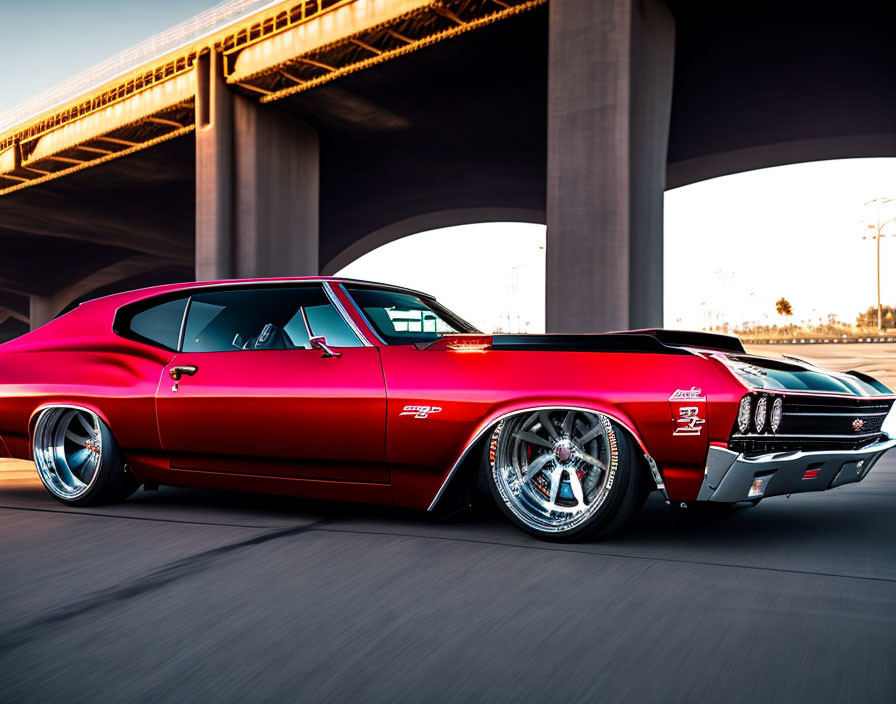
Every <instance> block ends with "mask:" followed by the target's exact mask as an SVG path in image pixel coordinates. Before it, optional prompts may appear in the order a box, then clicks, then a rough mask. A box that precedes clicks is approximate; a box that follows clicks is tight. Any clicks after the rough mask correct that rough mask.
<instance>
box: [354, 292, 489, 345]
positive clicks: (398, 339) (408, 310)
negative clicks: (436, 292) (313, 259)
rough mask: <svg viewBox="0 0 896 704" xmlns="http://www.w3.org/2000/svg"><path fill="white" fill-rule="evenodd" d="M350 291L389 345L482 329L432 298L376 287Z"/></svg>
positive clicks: (408, 343)
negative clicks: (477, 328)
mask: <svg viewBox="0 0 896 704" xmlns="http://www.w3.org/2000/svg"><path fill="white" fill-rule="evenodd" d="M346 290H347V291H348V294H349V295H350V296H351V297H352V299H353V300H354V301H355V304H356V305H357V306H358V308H360V310H361V312H362V313H364V315H365V317H366V318H367V320H368V321H369V322H370V324H371V326H372V327H373V328H374V329H375V330H376V332H377V334H378V335H379V336H380V338H382V340H383V342H385V343H386V344H389V345H410V344H414V343H416V342H432V341H433V340H437V339H438V338H439V337H441V336H442V335H450V334H452V333H476V332H479V331H478V330H476V328H474V327H473V326H472V325H470V324H469V323H467V322H465V321H464V320H461V319H460V318H458V317H457V316H456V315H455V314H454V313H452V312H451V311H449V310H448V309H447V308H444V307H443V306H441V305H440V304H439V303H437V302H436V301H435V300H434V299H432V298H423V297H421V296H416V295H413V294H410V293H401V292H398V291H388V290H383V289H374V288H358V287H347V288H346Z"/></svg>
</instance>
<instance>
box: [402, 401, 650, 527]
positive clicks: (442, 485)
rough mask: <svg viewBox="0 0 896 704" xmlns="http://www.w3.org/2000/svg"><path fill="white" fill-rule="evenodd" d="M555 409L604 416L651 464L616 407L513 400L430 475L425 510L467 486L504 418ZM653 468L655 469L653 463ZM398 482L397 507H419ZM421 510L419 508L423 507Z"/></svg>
mask: <svg viewBox="0 0 896 704" xmlns="http://www.w3.org/2000/svg"><path fill="white" fill-rule="evenodd" d="M556 409H564V410H577V411H584V412H587V413H599V414H602V415H605V416H607V417H608V418H610V419H611V420H612V421H613V422H615V423H616V424H618V425H619V426H621V427H622V428H623V429H624V430H625V431H626V432H627V433H628V435H629V436H630V437H631V438H632V440H634V441H635V442H636V443H637V445H638V446H639V447H640V449H641V451H642V452H643V453H644V455H645V457H646V458H647V461H648V463H649V464H651V463H653V460H652V458H651V457H650V453H649V451H648V449H647V446H646V445H645V444H644V441H643V439H642V438H641V435H640V433H639V432H638V430H637V426H636V424H635V422H634V421H633V419H632V418H631V417H630V416H629V415H628V414H627V413H625V411H623V410H622V409H620V408H618V407H615V406H613V405H611V404H607V403H603V402H594V401H591V402H588V401H583V400H582V399H556V398H553V399H542V400H540V401H538V402H536V403H533V402H531V401H529V402H524V401H514V402H511V403H505V404H502V405H501V406H500V407H498V408H495V409H494V410H493V411H492V412H491V413H489V414H488V415H486V416H485V417H484V418H482V419H481V420H480V421H479V422H478V423H477V424H476V426H475V428H474V429H473V431H472V432H471V433H470V434H469V436H468V437H467V440H466V442H465V443H464V445H463V448H462V449H461V450H460V451H459V453H458V455H457V457H456V458H455V460H454V462H453V463H452V465H451V466H450V467H449V468H447V469H446V470H445V471H444V472H443V473H442V474H441V475H432V479H431V480H430V486H429V487H428V491H427V493H426V496H428V497H430V500H429V503H428V505H427V506H426V508H427V510H429V511H433V510H435V508H436V506H437V505H438V504H439V503H440V502H441V501H442V500H443V498H444V497H445V496H446V494H447V493H448V492H449V491H450V489H451V488H452V487H453V485H454V484H455V483H457V482H460V483H463V484H464V485H465V486H467V485H468V480H469V479H470V477H469V476H468V475H469V474H470V473H471V472H473V473H475V470H476V469H478V464H479V460H480V453H481V451H482V449H483V447H484V445H483V442H485V441H486V440H487V438H488V435H489V433H490V432H491V430H492V429H493V428H494V427H495V426H496V425H497V424H498V423H499V422H501V421H502V420H504V419H506V418H510V417H513V416H516V415H519V414H522V413H531V412H534V411H540V410H556ZM653 466H655V464H654V465H653ZM474 476H475V474H474ZM398 480H399V481H397V482H396V477H393V487H394V491H395V492H396V493H395V503H396V504H398V505H415V506H419V504H418V502H419V500H420V499H419V497H416V496H410V495H408V496H406V498H405V497H403V496H402V494H401V493H399V489H400V484H401V483H402V482H401V478H398ZM415 484H417V488H418V490H419V489H421V488H423V487H421V486H420V477H418V478H417V481H416V482H415ZM661 484H662V481H661V480H660V481H659V482H658V488H662V486H661ZM461 494H463V492H461ZM408 500H410V501H414V503H413V504H408V503H404V501H408ZM420 507H421V508H422V506H420Z"/></svg>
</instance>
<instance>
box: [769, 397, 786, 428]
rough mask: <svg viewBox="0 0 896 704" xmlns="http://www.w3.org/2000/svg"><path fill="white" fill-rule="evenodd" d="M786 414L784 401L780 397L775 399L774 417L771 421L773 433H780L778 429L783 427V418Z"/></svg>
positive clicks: (773, 404)
mask: <svg viewBox="0 0 896 704" xmlns="http://www.w3.org/2000/svg"><path fill="white" fill-rule="evenodd" d="M783 414H784V399H783V398H781V397H780V396H778V398H776V399H775V401H774V403H772V416H771V418H770V419H769V427H770V428H771V429H772V432H773V433H777V432H778V428H780V427H781V417H782V415H783Z"/></svg>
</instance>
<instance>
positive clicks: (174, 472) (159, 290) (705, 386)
mask: <svg viewBox="0 0 896 704" xmlns="http://www.w3.org/2000/svg"><path fill="white" fill-rule="evenodd" d="M314 280H317V281H321V282H323V281H328V282H330V283H331V285H332V287H333V290H334V292H335V295H336V297H337V298H338V300H339V302H340V303H341V305H342V306H343V307H344V308H345V310H346V311H347V313H348V315H349V317H350V318H351V321H352V322H353V323H354V324H355V325H356V326H357V328H358V329H359V331H360V332H361V334H362V336H363V337H364V338H365V340H366V342H367V343H368V346H364V347H353V348H342V349H340V350H339V351H340V352H341V353H342V356H340V357H336V358H325V357H322V356H321V353H320V352H319V351H318V350H304V349H296V350H252V351H240V350H234V351H229V352H206V353H175V352H172V351H170V350H164V349H161V348H158V347H153V346H150V345H148V344H143V343H141V342H134V341H131V340H127V339H125V338H123V337H121V336H119V335H118V334H116V333H115V332H114V331H113V329H112V327H113V320H114V317H115V313H116V311H117V310H118V309H119V308H121V307H122V306H124V305H126V304H129V303H132V302H135V301H139V300H142V299H147V298H152V297H155V296H159V295H162V294H166V293H170V292H176V291H182V290H183V291H188V290H190V289H195V288H197V287H203V286H210V285H215V286H222V285H226V286H229V285H234V284H236V283H239V284H240V285H245V284H246V283H258V284H259V285H267V284H270V283H284V282H290V281H301V282H302V283H308V282H309V281H314ZM476 340H477V341H478V343H477V344H475V345H470V344H461V345H460V347H461V348H462V349H455V348H456V347H458V345H456V344H454V341H451V340H443V341H442V342H441V343H439V344H437V345H433V347H432V348H431V349H418V348H417V347H415V346H411V345H401V346H385V345H382V343H380V342H379V340H378V338H376V336H375V334H374V333H373V331H372V330H371V329H370V328H369V327H368V325H367V322H366V320H365V319H364V317H363V316H361V315H360V314H359V312H358V311H357V309H356V308H355V307H354V305H353V303H352V301H351V299H350V297H349V296H348V295H347V293H346V292H345V291H344V290H343V289H342V288H341V286H339V282H338V281H337V280H333V279H325V278H320V279H302V280H295V279H277V280H270V279H269V280H260V281H256V282H253V281H242V282H214V283H212V284H180V285H171V286H160V287H155V288H151V289H144V290H141V291H133V292H129V293H125V294H119V295H115V296H109V297H106V298H102V299H97V300H95V301H90V302H87V303H84V304H82V305H81V306H79V307H78V308H77V309H75V310H74V311H72V312H71V313H68V314H67V315H64V316H62V317H60V318H58V319H57V320H55V321H53V322H51V323H49V324H47V325H46V326H44V327H42V328H40V329H39V330H36V331H34V332H32V333H29V334H27V335H24V336H23V337H21V338H19V339H17V340H14V341H12V342H10V343H7V344H5V345H2V346H0V454H2V453H4V452H6V454H11V455H13V456H16V457H26V458H27V457H29V456H30V447H29V445H30V434H31V432H32V430H33V422H34V419H35V417H36V414H37V413H38V412H39V411H40V409H41V408H42V407H44V406H46V405H47V404H66V405H76V406H82V407H84V408H87V409H90V410H92V411H94V412H96V413H97V414H98V415H99V416H100V417H101V418H103V419H104V421H105V422H106V423H107V424H108V425H109V427H110V428H111V429H112V433H113V435H114V436H115V438H116V440H117V442H118V444H119V445H120V447H121V448H122V451H123V453H124V455H125V457H126V458H127V460H128V462H129V464H130V466H131V468H132V470H133V471H134V474H135V476H136V477H137V478H138V479H140V480H141V481H152V482H158V483H165V484H174V485H184V486H200V487H221V488H227V489H235V490H244V491H261V492H268V491H269V492H276V493H284V494H294V495H301V496H313V497H318V498H330V499H339V500H352V501H369V502H375V503H395V504H397V505H402V506H410V507H415V508H426V507H428V506H429V505H430V503H431V502H432V501H433V498H434V497H435V496H436V494H437V492H438V491H439V489H440V487H441V486H442V484H443V483H444V481H445V480H446V478H447V477H448V475H449V472H450V470H451V468H452V467H453V466H454V465H455V463H456V462H457V461H458V459H459V458H460V457H461V455H462V453H463V452H464V451H465V449H466V448H467V447H468V446H469V445H470V444H471V443H473V442H474V441H475V440H476V439H477V438H478V437H480V436H481V435H482V434H483V433H485V432H487V431H488V430H489V429H490V427H491V426H493V425H494V423H495V422H496V421H497V420H498V419H500V418H501V417H503V416H505V415H507V414H510V413H514V412H519V411H523V410H526V409H531V408H536V407H554V406H561V407H578V408H582V409H588V410H593V411H596V412H601V413H605V414H607V415H608V416H611V417H612V418H614V419H615V420H616V421H617V422H618V423H619V425H620V426H622V427H624V428H625V429H626V430H627V431H628V432H629V433H630V434H631V436H632V438H633V440H634V441H635V443H637V445H639V446H640V448H641V451H642V452H646V453H649V454H650V456H651V457H652V458H653V459H654V460H655V462H656V463H657V465H658V467H659V469H660V471H661V472H662V474H663V476H664V480H665V483H666V488H667V491H668V493H669V496H670V498H672V499H675V500H691V499H694V498H696V495H697V492H698V490H699V487H700V484H701V481H702V479H703V472H704V467H705V460H706V453H707V446H708V443H709V442H713V443H715V444H720V445H722V446H724V445H725V443H726V442H727V439H728V436H729V433H730V431H731V427H732V424H733V422H734V418H735V415H736V413H737V404H738V402H739V400H740V397H741V396H742V395H743V393H744V392H745V389H744V387H743V386H742V385H741V384H740V383H739V382H738V381H737V380H736V379H735V378H734V376H733V375H732V374H731V373H730V372H729V371H728V370H726V369H725V368H724V366H723V365H722V364H721V363H719V362H718V361H717V360H714V359H711V358H709V357H706V356H704V355H701V354H690V353H678V354H661V353H655V352H646V353H643V352H642V353H634V352H581V351H557V350H525V351H523V350H512V349H484V348H485V347H486V346H487V345H488V343H489V342H490V338H489V337H488V336H476ZM469 341H470V338H467V339H466V341H465V342H466V343H469ZM172 365H194V366H196V367H197V368H198V371H197V372H196V374H195V375H194V376H185V377H183V378H182V379H181V380H180V382H179V384H178V389H177V391H174V390H173V389H172V387H173V385H174V382H173V380H172V379H171V378H170V377H169V374H168V371H169V369H170V367H171V366H172ZM695 389H696V390H699V394H697V396H699V398H694V399H673V395H674V394H675V392H676V391H678V390H695ZM427 407H428V410H424V411H421V410H420V409H425V408H427ZM436 409H438V410H436ZM683 409H691V410H683ZM693 409H696V410H693ZM683 414H685V415H684V416H683ZM683 417H685V418H687V419H691V420H688V421H687V426H688V428H689V429H690V430H691V431H692V432H685V433H682V432H676V429H679V430H680V429H681V428H682V427H683V425H685V424H684V423H682V422H681V421H682V418H683Z"/></svg>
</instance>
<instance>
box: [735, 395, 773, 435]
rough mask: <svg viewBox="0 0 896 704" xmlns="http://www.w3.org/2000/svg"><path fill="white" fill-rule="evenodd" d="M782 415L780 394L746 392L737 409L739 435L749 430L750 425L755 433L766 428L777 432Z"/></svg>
mask: <svg viewBox="0 0 896 704" xmlns="http://www.w3.org/2000/svg"><path fill="white" fill-rule="evenodd" d="M783 415H784V399H783V398H781V397H780V396H772V395H770V394H757V395H753V394H747V395H746V396H744V397H743V398H742V399H741V400H740V406H739V407H738V409H737V429H738V430H739V431H740V433H741V435H745V434H747V433H748V432H750V429H751V427H752V429H753V431H754V432H755V433H762V432H763V431H765V430H766V428H767V429H768V430H770V431H771V432H773V433H777V432H778V428H780V427H781V419H782V417H783Z"/></svg>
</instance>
